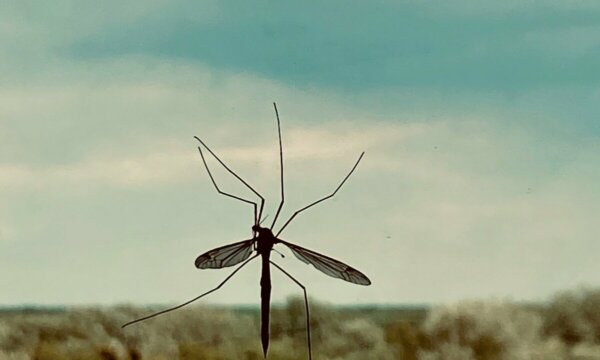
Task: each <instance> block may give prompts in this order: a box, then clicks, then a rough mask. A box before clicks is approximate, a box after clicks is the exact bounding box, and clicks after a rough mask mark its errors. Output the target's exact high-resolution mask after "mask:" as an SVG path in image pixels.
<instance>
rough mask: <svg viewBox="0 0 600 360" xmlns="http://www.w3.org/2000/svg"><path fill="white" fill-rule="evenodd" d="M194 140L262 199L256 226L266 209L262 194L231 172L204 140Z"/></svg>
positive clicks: (197, 138)
mask: <svg viewBox="0 0 600 360" xmlns="http://www.w3.org/2000/svg"><path fill="white" fill-rule="evenodd" d="M194 138H195V139H196V140H198V141H199V142H200V144H202V146H204V147H205V148H206V150H208V152H209V153H210V154H211V155H212V156H214V158H215V159H217V161H218V162H219V163H220V164H221V165H222V166H223V167H224V168H225V170H227V171H228V172H229V173H230V174H231V175H233V176H235V178H236V179H238V180H239V181H240V182H241V183H242V184H244V185H245V186H246V187H247V188H248V189H250V191H252V192H253V193H254V194H255V195H256V196H258V197H259V198H260V209H259V211H258V217H257V218H256V219H257V220H256V221H255V222H254V225H257V224H258V221H259V219H260V218H261V216H262V212H263V208H264V207H265V198H264V197H262V195H261V194H259V193H258V192H257V191H256V190H254V188H253V187H252V186H250V185H249V184H248V183H247V182H246V181H245V180H244V179H242V178H241V177H240V176H239V175H238V174H236V173H235V172H234V171H233V170H231V169H230V168H229V167H228V166H227V165H225V163H224V162H223V161H222V160H221V158H219V157H218V156H217V154H215V153H214V152H213V151H212V150H211V149H210V148H209V147H208V146H207V145H206V144H205V143H204V142H203V141H202V140H200V138H199V137H197V136H194Z"/></svg>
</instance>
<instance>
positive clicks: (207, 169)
mask: <svg viewBox="0 0 600 360" xmlns="http://www.w3.org/2000/svg"><path fill="white" fill-rule="evenodd" d="M198 151H200V157H201V158H202V162H203V163H204V168H205V169H206V172H207V173H208V176H209V177H210V181H212V183H213V185H214V186H215V189H217V192H218V193H219V194H222V195H225V196H229V197H230V198H233V199H236V200H239V201H243V202H245V203H248V204H252V205H253V206H254V224H256V215H257V212H256V209H257V205H256V203H255V202H254V201H250V200H248V199H244V198H241V197H239V196H236V195H232V194H229V193H226V192H224V191H221V189H219V186H218V185H217V182H216V181H215V178H214V177H213V176H212V173H211V172H210V169H209V168H208V164H207V163H206V159H205V158H204V154H203V153H202V148H201V147H200V146H198Z"/></svg>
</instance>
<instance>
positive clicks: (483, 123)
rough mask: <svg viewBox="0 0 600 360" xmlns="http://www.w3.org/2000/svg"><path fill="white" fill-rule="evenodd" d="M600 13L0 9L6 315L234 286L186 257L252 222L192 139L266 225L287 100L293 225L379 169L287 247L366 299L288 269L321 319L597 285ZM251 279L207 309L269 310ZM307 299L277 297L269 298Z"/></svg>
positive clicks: (162, 5) (313, 274)
mask: <svg viewBox="0 0 600 360" xmlns="http://www.w3.org/2000/svg"><path fill="white" fill-rule="evenodd" d="M599 15H600V6H599V5H597V4H596V3H595V2H591V1H590V2H587V1H578V2H566V1H547V2H544V3H543V4H542V3H541V2H534V1H518V2H517V1H514V2H511V1H508V2H502V4H498V3H497V2H492V1H489V2H488V1H478V2H475V1H458V2H453V3H452V4H451V5H450V4H448V3H446V2H441V1H425V2H415V1H404V2H390V1H376V2H368V3H367V2H327V3H326V4H319V5H317V4H310V3H302V4H301V5H299V4H298V3H293V2H242V1H222V2H216V1H205V2H196V1H162V0H155V1H149V2H144V3H143V4H141V3H138V2H125V3H123V2H117V1H107V2H103V3H102V4H98V3H96V2H91V1H89V2H88V1H83V2H82V1H78V2H73V1H56V2H53V3H52V4H50V3H46V2H38V1H29V2H5V3H2V4H0V78H2V79H3V80H2V82H0V98H1V99H2V101H0V199H1V200H0V263H2V267H3V269H2V270H3V271H2V272H0V280H1V281H0V294H2V295H0V304H5V305H8V304H22V303H34V304H62V303H69V304H70V303H74V304H78V303H115V302H138V303H141V302H149V303H157V302H170V301H177V300H183V299H186V298H188V297H192V296H193V295H194V294H197V293H199V292H203V291H205V290H208V289H209V288H211V287H212V286H214V285H215V284H217V283H218V282H219V279H221V278H223V277H224V276H226V274H227V271H222V272H214V271H204V272H203V271H198V270H196V269H195V268H194V267H193V260H194V259H195V257H196V256H197V255H199V254H200V253H202V252H204V251H206V250H208V249H210V248H212V247H216V246H219V245H222V244H224V243H227V242H233V241H238V240H242V239H244V238H246V237H247V236H248V233H249V231H248V230H249V228H250V226H251V223H250V219H251V215H250V213H249V209H247V208H246V207H244V206H242V205H239V204H237V203H235V202H232V201H230V200H228V199H226V198H222V197H219V196H218V195H217V194H216V193H214V190H213V189H212V187H211V184H210V182H209V179H208V178H207V176H206V174H204V173H203V169H202V167H201V162H200V159H199V157H198V154H197V150H196V148H195V146H196V144H195V142H194V141H193V139H192V136H193V135H199V136H201V137H202V138H203V139H205V140H206V141H207V142H208V143H209V144H210V145H212V146H214V150H215V151H217V152H218V153H219V154H221V155H222V157H223V158H224V159H225V160H226V161H227V162H228V163H229V164H231V165H232V167H234V168H235V169H236V170H238V171H239V172H240V173H242V174H243V176H244V177H246V178H247V179H248V180H249V181H250V182H251V183H253V184H255V185H256V186H257V187H258V188H259V189H260V191H261V192H264V193H265V194H266V195H267V196H268V198H269V199H270V202H269V208H268V209H267V211H268V212H269V213H271V214H272V213H273V212H274V211H275V207H276V202H277V196H278V195H277V194H278V189H277V174H278V168H277V164H278V162H277V143H276V134H277V133H276V128H275V121H274V114H273V110H272V105H271V103H272V102H273V101H277V103H278V105H279V109H280V114H281V117H282V122H283V123H282V126H283V136H284V139H283V140H284V147H285V153H286V185H287V199H289V204H288V203H286V210H285V211H284V217H285V216H286V215H287V216H289V215H290V214H291V213H293V211H294V210H295V209H297V208H299V207H301V206H303V205H305V204H307V203H309V202H311V201H312V200H313V199H316V198H319V197H320V196H323V195H324V194H326V193H328V192H329V191H330V190H331V189H333V188H334V187H335V185H336V184H337V182H338V181H339V180H340V179H341V177H342V176H343V175H344V174H345V172H346V171H347V170H348V168H349V167H350V166H351V165H352V163H353V161H354V160H355V158H356V157H357V156H358V154H359V153H360V152H361V151H363V150H365V151H366V152H367V154H366V156H365V158H364V161H363V163H362V164H361V165H360V167H359V169H358V170H357V173H356V174H355V175H354V176H353V178H351V179H350V181H349V183H348V184H347V185H346V187H345V188H343V190H342V191H341V193H340V194H339V197H336V198H335V199H334V200H333V201H331V202H330V203H325V204H323V205H322V206H321V207H319V208H315V209H314V211H312V212H310V213H307V214H306V215H304V214H303V215H302V217H300V218H299V219H298V220H296V221H295V222H294V223H293V225H290V227H289V228H288V229H286V233H285V234H286V237H285V238H286V239H287V240H289V241H292V242H296V243H298V244H300V245H304V246H306V247H309V248H312V249H315V250H318V251H322V252H324V253H326V254H329V255H331V256H333V257H336V258H339V259H341V260H343V261H345V262H348V263H349V264H351V265H353V266H355V267H357V268H359V269H361V270H363V271H364V272H365V273H367V274H368V275H369V276H370V277H371V278H372V280H373V286H371V287H357V286H352V285H349V284H345V283H342V282H340V281H336V280H334V279H330V278H328V277H326V276H324V275H322V274H320V273H318V272H317V271H315V270H314V269H312V268H309V267H307V266H305V265H304V264H302V263H299V262H298V261H296V260H295V259H294V258H293V257H292V256H286V258H284V259H280V261H279V262H280V263H281V264H282V265H284V266H286V268H288V269H289V270H290V271H291V272H292V273H293V274H294V275H295V276H297V277H298V278H299V279H300V280H301V281H303V282H305V283H306V284H307V285H309V290H310V293H311V294H312V296H314V297H315V298H317V299H322V300H324V301H329V302H334V303H357V302H358V303H417V302H418V303H422V302H428V303H431V302H443V301H452V300H456V299H462V298H469V297H489V296H498V297H512V298H516V299H524V300H530V299H538V298H542V297H545V296H547V295H548V294H550V293H552V292H554V291H556V290H560V289H565V288H572V287H576V286H580V285H589V286H598V285H599V284H598V281H597V274H598V271H600V266H599V265H597V259H596V258H597V255H596V254H598V251H599V250H600V248H599V247H600V245H599V244H598V241H597V231H596V230H595V222H596V218H597V214H598V213H600V208H599V206H600V205H599V204H600V186H599V185H598V184H599V183H600V181H599V180H600V167H599V166H598V165H597V164H599V163H600V161H599V160H600V151H599V150H600V142H599V137H600V125H599V121H598V117H599V115H600V114H599V110H598V106H597V104H598V103H599V102H600V88H599V86H598V82H599V75H598V74H599V73H600V72H599V71H598V70H600V69H599V68H598V67H599V65H598V64H599V63H600V61H599V60H600V36H599V35H600V21H599V20H598V19H600V16H599ZM213 166H214V164H213ZM218 176H219V177H218V179H219V181H220V182H222V183H223V186H226V187H227V188H228V189H231V190H232V191H239V192H240V193H243V192H244V190H243V188H240V187H238V186H237V184H236V183H235V182H234V181H231V179H228V177H227V175H226V173H219V174H218ZM288 255H291V254H288ZM258 274H259V270H258V264H255V266H254V267H253V268H252V267H251V268H249V269H248V270H247V271H246V272H244V274H241V275H240V276H239V278H235V280H232V283H231V285H230V286H228V287H227V288H226V289H224V290H223V291H222V292H221V293H220V294H218V295H215V296H214V297H213V298H212V299H207V301H209V302H218V303H254V302H256V300H257V299H258V290H257V284H258ZM440 284H441V285H440ZM333 286H335V288H336V291H333V292H332V291H331V289H332V287H333ZM293 294H299V290H298V289H297V288H295V287H294V285H293V284H290V283H289V282H288V281H287V280H286V279H285V278H284V277H281V278H276V280H275V283H274V299H276V300H281V299H284V298H285V297H287V296H290V295H293Z"/></svg>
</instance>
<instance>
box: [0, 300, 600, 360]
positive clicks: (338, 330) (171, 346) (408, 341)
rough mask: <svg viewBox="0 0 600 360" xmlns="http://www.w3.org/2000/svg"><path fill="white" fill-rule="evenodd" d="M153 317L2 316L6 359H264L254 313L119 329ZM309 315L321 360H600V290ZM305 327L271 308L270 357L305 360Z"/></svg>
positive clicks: (113, 311) (109, 312)
mask: <svg viewBox="0 0 600 360" xmlns="http://www.w3.org/2000/svg"><path fill="white" fill-rule="evenodd" d="M151 310H154V309H153V308H151V309H149V308H147V307H136V306H114V307H99V308H92V307H90V308H65V309H32V308H29V309H27V308H19V309H16V308H13V309H4V310H3V311H2V312H1V313H0V359H12V360H28V359H35V360H52V359H73V360H75V359H77V360H111V359H131V360H133V359H148V360H159V359H164V360H168V359H207V360H226V359H247V360H251V359H262V355H261V350H260V340H259V335H258V329H259V322H258V321H259V320H258V310H257V308H253V307H248V308H226V307H225V308H221V307H214V306H202V305H199V306H193V307H190V308H188V309H183V310H181V311H178V312H174V313H171V314H169V315H166V316H163V317H162V318H156V319H153V320H150V321H148V322H146V323H142V324H139V325H136V326H133V327H130V328H127V329H125V330H122V329H121V328H120V325H121V324H122V323H124V322H126V321H128V320H131V319H133V318H135V317H137V316H140V315H143V314H147V313H148V311H151ZM311 310H312V319H311V324H312V331H313V344H314V349H313V351H314V357H315V359H323V360H333V359H350V360H359V359H361V360H362V359H382V360H383V359H390V360H391V359H409V360H410V359H421V360H438V359H439V360H442V359H443V360H453V359H456V360H458V359H460V360H463V359H467V360H468V359H515V360H519V359H524V360H525V359H557V360H558V359H600V290H590V289H582V290H576V291H569V292H563V293H560V294H556V295H555V296H553V297H552V298H551V299H549V300H548V301H547V302H546V303H540V304H515V303H511V302H508V301H499V300H487V301H463V302H459V303H456V304H452V305H440V306H434V307H432V308H425V307H422V308H420V307H412V308H408V307H356V308H348V307H335V306H329V305H324V304H319V303H318V302H314V303H313V304H312V306H311ZM304 322H305V318H304V307H303V302H302V299H300V298H291V299H289V301H288V302H287V303H286V304H284V305H282V306H278V307H277V306H276V307H275V308H274V309H273V314H272V324H271V347H270V350H269V359H271V360H300V359H306V346H305V329H304V324H305V323H304Z"/></svg>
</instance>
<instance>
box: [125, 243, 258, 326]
mask: <svg viewBox="0 0 600 360" xmlns="http://www.w3.org/2000/svg"><path fill="white" fill-rule="evenodd" d="M257 256H258V254H256V255H254V256H253V257H251V258H250V259H248V260H246V261H244V263H243V264H242V265H240V266H238V267H237V268H236V269H235V270H234V271H233V272H232V273H231V274H229V276H227V277H226V278H225V280H223V281H222V282H221V283H220V284H219V285H217V287H216V288H214V289H212V290H210V291H207V292H205V293H204V294H202V295H200V296H196V297H195V298H193V299H191V300H188V301H186V302H184V303H183V304H180V305H177V306H174V307H172V308H168V309H166V310H162V311H159V312H157V313H154V314H152V315H148V316H144V317H142V318H139V319H136V320H133V321H130V322H128V323H125V324H123V325H122V326H121V328H125V327H126V326H129V325H133V324H135V323H138V322H140V321H144V320H148V319H150V318H153V317H155V316H158V315H162V314H164V313H168V312H170V311H173V310H177V309H180V308H182V307H184V306H186V305H189V304H191V303H193V302H194V301H196V300H198V299H200V298H201V297H203V296H206V295H208V294H210V293H212V292H214V291H217V290H219V289H220V288H221V286H223V285H224V284H225V283H226V282H227V281H229V279H231V277H232V276H233V275H235V273H237V272H238V271H239V270H240V269H241V268H243V267H244V266H245V265H246V264H248V263H249V262H250V261H251V260H254V259H255V258H256V257H257Z"/></svg>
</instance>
